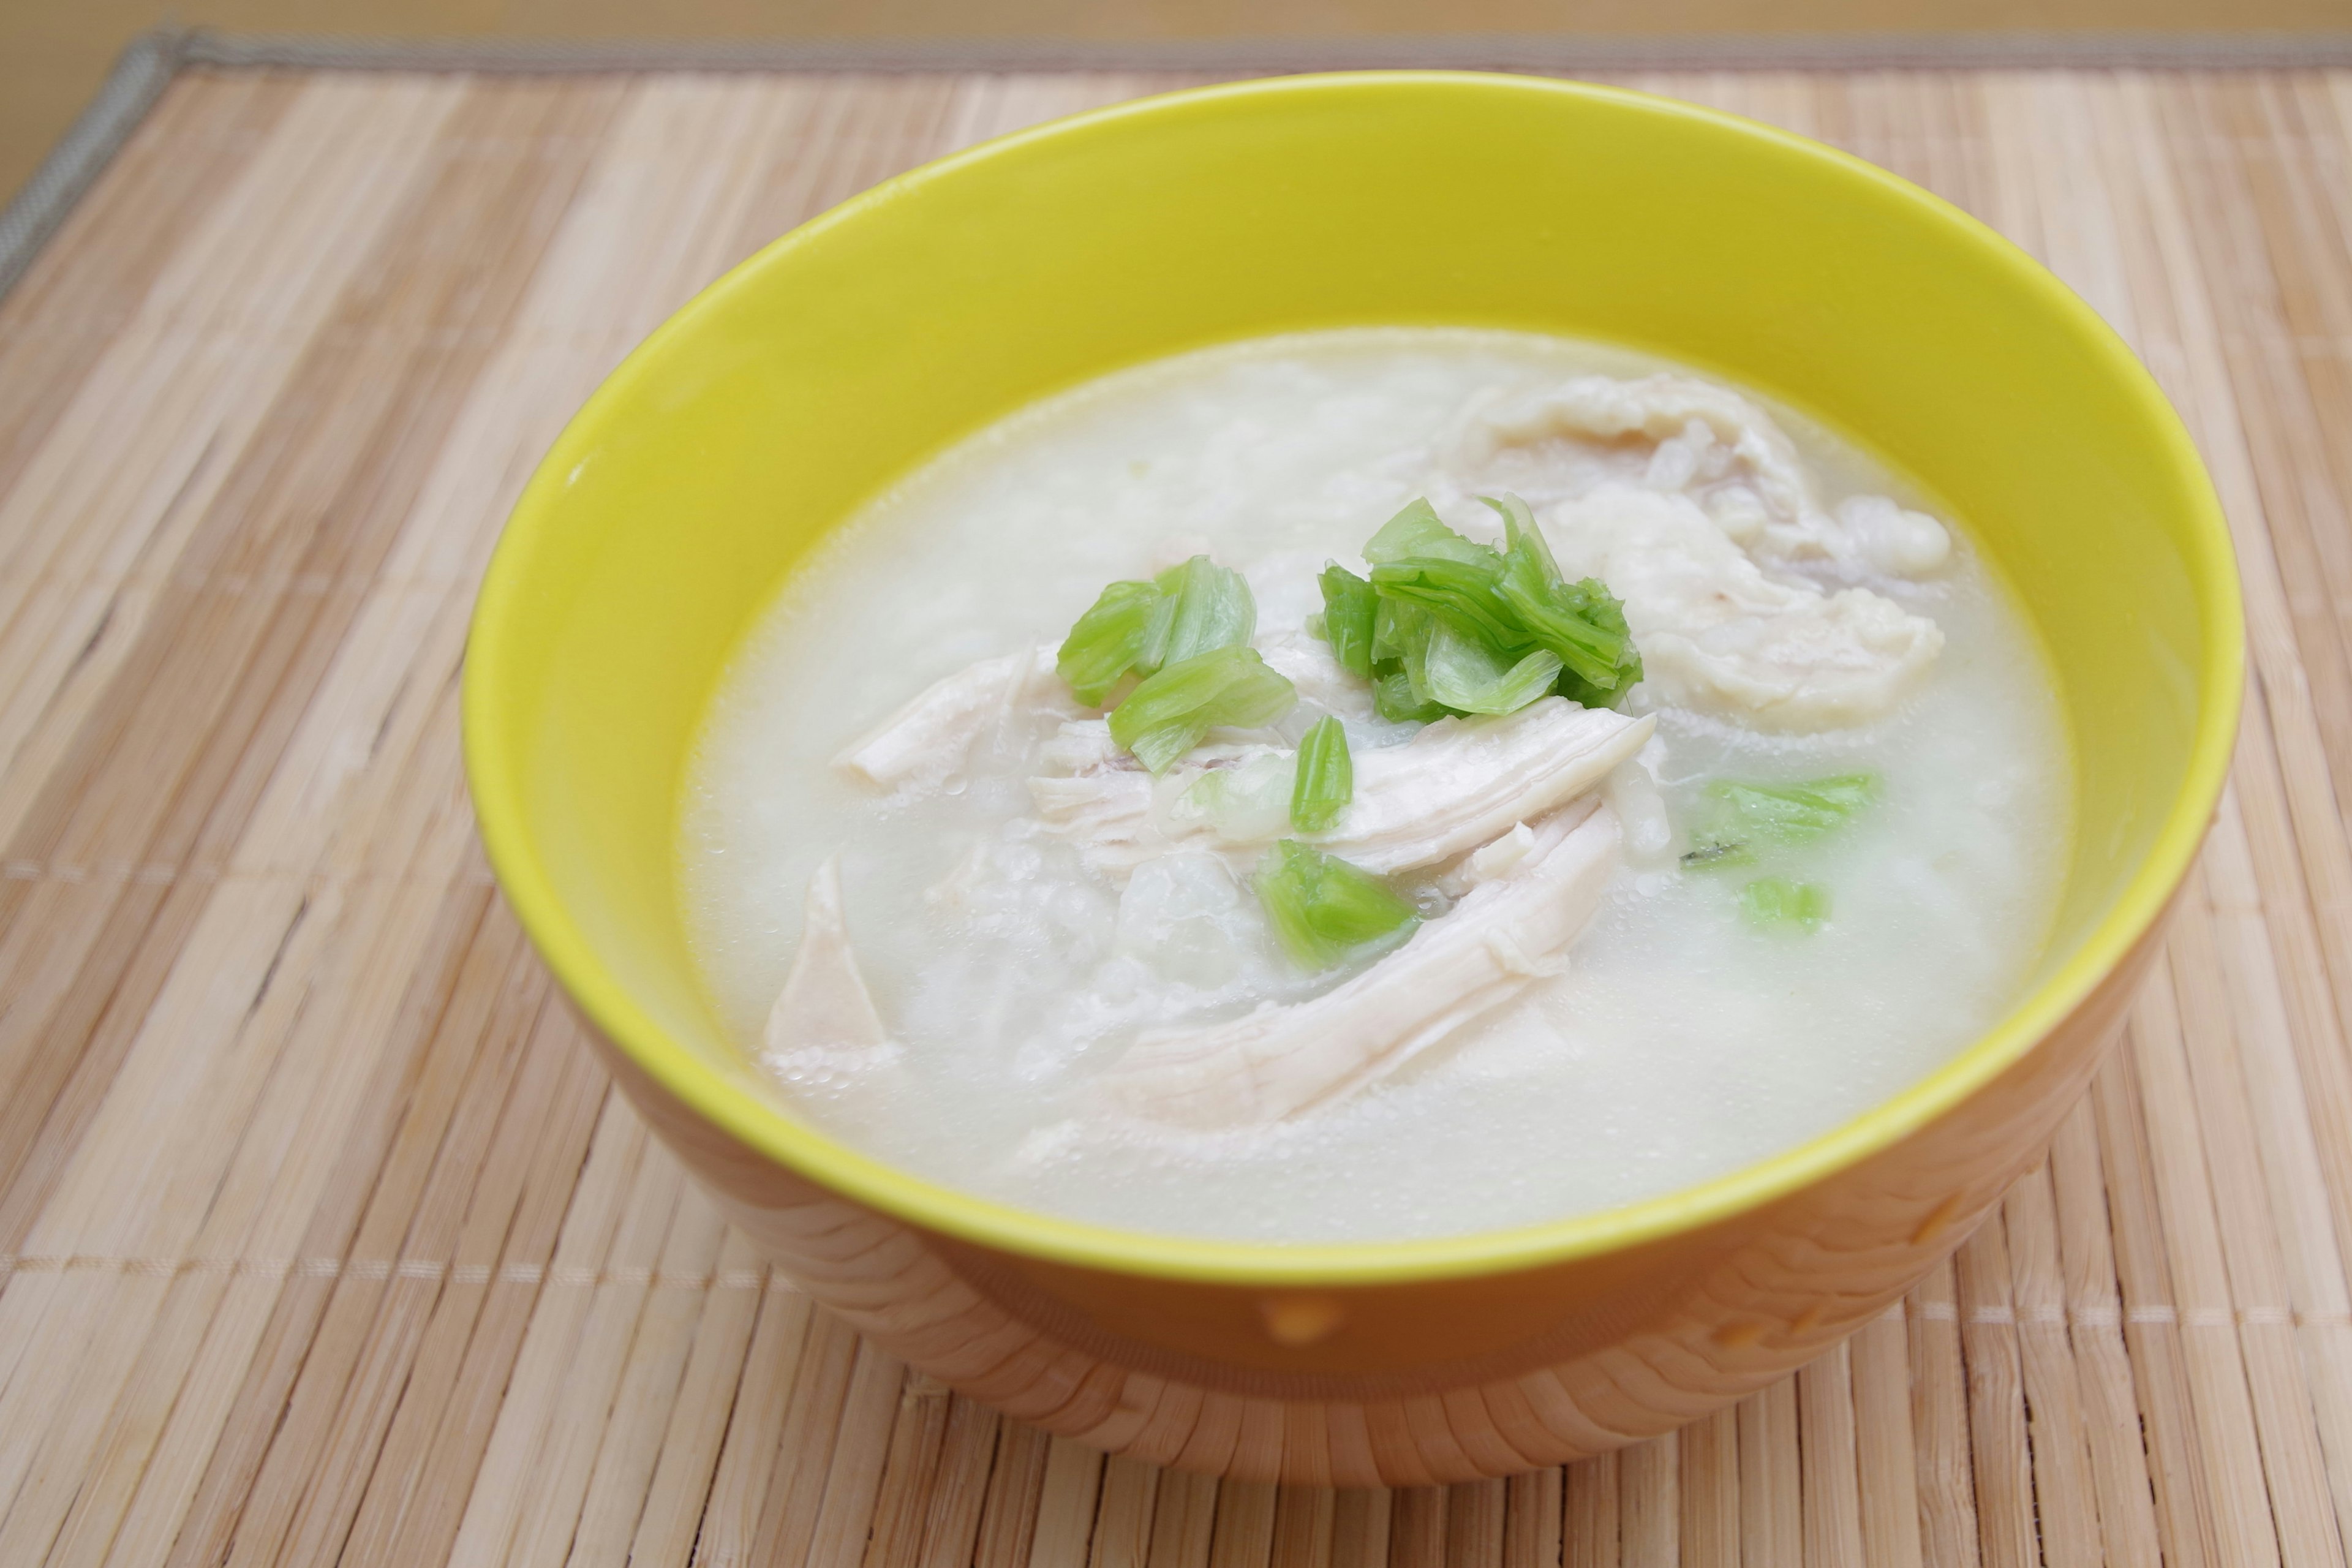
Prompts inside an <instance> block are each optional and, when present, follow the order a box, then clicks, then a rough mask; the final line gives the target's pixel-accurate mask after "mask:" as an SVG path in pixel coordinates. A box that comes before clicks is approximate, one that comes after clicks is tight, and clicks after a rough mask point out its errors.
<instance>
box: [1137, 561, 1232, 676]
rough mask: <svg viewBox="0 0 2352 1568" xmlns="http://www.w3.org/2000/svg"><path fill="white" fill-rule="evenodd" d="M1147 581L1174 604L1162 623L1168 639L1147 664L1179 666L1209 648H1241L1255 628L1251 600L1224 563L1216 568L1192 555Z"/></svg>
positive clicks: (1213, 564)
mask: <svg viewBox="0 0 2352 1568" xmlns="http://www.w3.org/2000/svg"><path fill="white" fill-rule="evenodd" d="M1153 582H1154V583H1155V584H1157V585H1158V586H1159V589H1160V592H1161V593H1163V594H1165V595H1168V596H1169V597H1170V598H1171V599H1172V600H1173V601H1174V602H1175V614H1174V615H1173V616H1172V617H1171V620H1170V623H1169V627H1168V643H1167V647H1165V648H1164V649H1161V650H1159V657H1158V658H1155V659H1153V660H1152V668H1159V667H1160V665H1163V664H1179V663H1181V662H1182V661H1183V660H1185V659H1188V658H1194V657H1196V656H1198V655H1200V654H1204V653H1207V652H1208V651H1209V650H1210V649H1211V648H1219V647H1247V646H1248V644H1249V640H1250V636H1251V634H1252V633H1254V632H1255V631H1256V630H1257V600H1256V599H1255V598H1254V597H1253V596H1252V595H1251V594H1250V590H1249V584H1247V583H1245V582H1244V581H1243V580H1242V574H1240V573H1238V572H1236V571H1234V569H1233V568H1232V567H1230V566H1220V565H1218V564H1217V563H1215V562H1213V561H1212V560H1210V559H1209V558H1208V557H1207V556H1205V555H1195V556H1193V557H1192V559H1191V560H1190V561H1187V562H1185V563H1184V564H1182V565H1181V566H1171V567H1170V568H1169V569H1168V570H1167V571H1165V572H1162V573H1161V574H1160V575H1159V576H1158V577H1156V578H1154V579H1153Z"/></svg>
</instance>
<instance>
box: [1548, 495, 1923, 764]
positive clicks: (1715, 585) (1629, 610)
mask: <svg viewBox="0 0 2352 1568" xmlns="http://www.w3.org/2000/svg"><path fill="white" fill-rule="evenodd" d="M1541 522H1542V526H1543V530H1544V533H1545V536H1546V537H1547V538H1549V540H1550V541H1551V542H1552V547H1553V549H1554V550H1555V551H1556V552H1558V553H1559V560H1560V565H1561V567H1562V569H1563V570H1565V571H1566V572H1568V573H1569V574H1570V575H1572V576H1586V575H1590V576H1595V577H1599V578H1601V580H1602V581H1603V582H1605V583H1607V584H1609V587H1610V590H1611V591H1612V593H1614V594H1616V595H1617V596H1618V597H1619V598H1620V599H1622V601H1623V602H1624V605H1625V620H1626V624H1627V626H1629V627H1630V628H1631V629H1632V631H1633V643H1634V646H1635V647H1639V648H1640V649H1641V650H1642V665H1643V679H1645V680H1646V681H1648V682H1649V683H1650V684H1652V685H1653V686H1654V687H1655V688H1656V689H1657V690H1658V692H1659V694H1660V695H1661V696H1663V697H1664V700H1666V701H1667V702H1669V703H1672V704H1674V705H1675V706H1676V707H1682V708H1690V709H1695V710H1698V711H1701V712H1716V713H1722V714H1726V715H1727V716H1729V717H1732V718H1735V719H1738V720H1739V721H1742V722H1745V723H1749V724H1754V725H1757V726H1759V727H1761V728H1764V729H1769V730H1782V731H1813V730H1824V729H1834V728H1837V727H1840V726H1843V725H1850V724H1861V723H1866V722H1868V721H1871V720H1874V719H1877V718H1881V717H1884V716H1885V714H1886V713H1888V712H1890V711H1892V710H1893V709H1894V708H1895V704H1896V703H1898V702H1900V701H1901V700H1903V698H1904V696H1905V695H1906V693H1907V692H1908V691H1909V690H1910V689H1911V686H1912V684H1913V683H1914V682H1915V681H1916V680H1917V679H1918V678H1919V677H1920V676H1921V675H1923V674H1924V673H1926V671H1927V667H1928V666H1929V665H1931V664H1933V663H1934V662H1935V659H1936V656H1937V654H1938V653H1939V652H1941V651H1942V650H1943V647H1944V634H1943V631H1942V629H1941V628H1939V627H1938V626H1937V625H1936V623H1935V622H1933V621H1931V620H1928V619H1927V617H1926V616H1915V615H1913V614H1911V613H1910V612H1909V611H1907V610H1906V609H1904V608H1903V607H1902V606H1901V605H1897V604H1895V602H1894V601H1893V600H1891V599H1887V598H1885V597H1882V596H1881V595H1877V594H1874V593H1872V592H1870V591H1869V590H1868V589H1866V588H1846V589H1842V590H1840V591H1839V592H1837V593H1834V594H1825V593H1823V592H1822V590H1820V589H1818V588H1815V587H1813V586H1811V585H1810V584H1801V583H1785V582H1781V581H1779V580H1777V579H1775V578H1771V577H1768V576H1766V575H1765V574H1764V572H1763V571H1762V569H1761V568H1759V566H1758V565H1757V564H1756V563H1755V562H1753V561H1751V560H1750V559H1748V556H1747V554H1746V553H1745V552H1742V551H1741V550H1740V548H1739V547H1738V545H1736V544H1734V543H1733V542H1731V541H1730V540H1728V539H1727V538H1726V537H1724V534H1723V531H1722V530H1720V529H1718V528H1717V527H1716V526H1715V525H1714V523H1712V522H1710V521H1708V519H1707V517H1706V513H1705V512H1703V511H1701V510H1699V508H1698V504H1697V503H1696V502H1695V501H1693V500H1691V499H1690V498H1689V497H1687V496H1681V495H1662V494H1660V493H1658V492H1657V491H1655V490H1649V489H1641V488H1639V487H1636V486H1632V485H1605V486H1603V487H1601V489H1597V490H1594V491H1593V492H1592V493H1591V494H1590V495H1588V496H1585V497H1584V498H1582V499H1581V500H1573V501H1569V502H1566V503H1564V504H1562V505H1560V506H1557V507H1552V508H1549V509H1548V510H1546V511H1545V512H1544V513H1542V514H1541Z"/></svg>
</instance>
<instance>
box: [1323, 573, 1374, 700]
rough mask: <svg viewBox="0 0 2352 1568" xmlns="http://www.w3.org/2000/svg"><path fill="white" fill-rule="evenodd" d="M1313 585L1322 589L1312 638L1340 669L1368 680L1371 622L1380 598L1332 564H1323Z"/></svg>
mask: <svg viewBox="0 0 2352 1568" xmlns="http://www.w3.org/2000/svg"><path fill="white" fill-rule="evenodd" d="M1317 581H1318V583H1320V584H1321V585H1322V589H1323V616H1322V623H1321V625H1319V626H1317V627H1316V628H1315V631H1316V635H1317V636H1318V637H1321V638H1322V639H1323V640H1324V641H1325V642H1327V643H1329V644H1330V645H1331V657H1332V658H1336V659H1338V660H1339V667H1340V668H1343V669H1346V670H1348V671H1349V672H1350V673H1352V674H1355V675H1359V676H1361V677H1362V678H1363V679H1366V680H1370V679H1372V622H1373V620H1374V618H1375V617H1376V616H1378V614H1379V612H1380V604H1381V600H1380V595H1378V594H1376V593H1374V592H1373V591H1372V585H1371V584H1370V583H1367V582H1365V581H1364V580H1363V579H1362V578H1361V577H1359V576H1357V575H1356V574H1354V573H1353V572H1350V571H1349V570H1348V569H1347V568H1346V567H1345V566H1342V565H1339V563H1336V562H1334V563H1329V564H1327V565H1326V566H1325V567H1324V568H1323V575H1322V576H1321V577H1320V578H1318V579H1317Z"/></svg>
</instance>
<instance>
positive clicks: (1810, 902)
mask: <svg viewBox="0 0 2352 1568" xmlns="http://www.w3.org/2000/svg"><path fill="white" fill-rule="evenodd" d="M1739 912H1740V913H1741V914H1743V915H1746V916H1747V917H1748V922H1749V923H1750V924H1752V925H1757V926H1761V927H1762V928H1763V929H1765V930H1766V931H1789V930H1791V929H1794V930H1801V931H1812V930H1814V929H1816V928H1817V927H1819V926H1820V925H1821V923H1822V921H1825V920H1827V919H1829V918H1830V894H1829V889H1827V888H1824V887H1822V885H1821V884H1820V883H1819V882H1791V881H1790V880H1789V879H1787V878H1786V877H1759V878H1757V879H1755V880H1754V881H1752V882H1750V883H1748V885H1747V886H1746V887H1744V888H1742V889H1739Z"/></svg>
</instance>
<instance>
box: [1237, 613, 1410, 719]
mask: <svg viewBox="0 0 2352 1568" xmlns="http://www.w3.org/2000/svg"><path fill="white" fill-rule="evenodd" d="M1257 651H1258V656H1259V657H1260V658H1264V659H1265V663H1266V668H1269V669H1271V670H1273V671H1274V672H1275V673H1276V675H1279V676H1281V677H1282V678H1283V679H1285V680H1287V681H1289V682H1290V684H1291V685H1292V686H1294V687H1296V688H1297V689H1298V700H1300V701H1301V702H1311V703H1313V704H1314V705H1315V706H1316V707H1318V708H1320V709H1322V710H1324V711H1325V712H1327V713H1336V714H1338V715H1339V717H1340V718H1341V719H1343V720H1345V721H1347V722H1348V723H1349V724H1350V725H1361V726H1365V727H1367V728H1376V727H1378V726H1380V725H1381V724H1383V723H1384V722H1385V721H1383V720H1382V719H1381V716H1380V714H1379V713H1378V712H1377V711H1375V710H1374V709H1373V707H1372V688H1371V685H1370V682H1368V681H1364V680H1360V679H1357V678H1356V677H1355V676H1354V675H1353V674H1351V673H1349V669H1348V668H1347V666H1345V665H1343V664H1341V663H1340V662H1339V660H1338V659H1336V658H1332V657H1331V645H1330V644H1329V643H1327V642H1325V641H1324V640H1323V639H1322V638H1321V637H1317V636H1316V635H1315V634H1314V633H1312V632H1306V631H1295V632H1293V631H1276V632H1267V633H1265V634H1264V635H1263V636H1261V637H1259V638H1258V639H1257Z"/></svg>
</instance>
